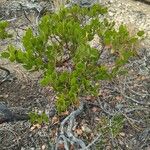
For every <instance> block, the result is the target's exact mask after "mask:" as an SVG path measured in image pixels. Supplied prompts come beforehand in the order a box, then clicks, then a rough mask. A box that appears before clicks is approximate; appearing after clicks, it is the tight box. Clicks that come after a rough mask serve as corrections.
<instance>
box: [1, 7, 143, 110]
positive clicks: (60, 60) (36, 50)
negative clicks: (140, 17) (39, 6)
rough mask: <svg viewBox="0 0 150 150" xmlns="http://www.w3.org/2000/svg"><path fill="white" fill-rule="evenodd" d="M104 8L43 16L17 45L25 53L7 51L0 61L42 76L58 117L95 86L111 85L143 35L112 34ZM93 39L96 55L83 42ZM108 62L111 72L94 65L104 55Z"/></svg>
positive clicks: (102, 65)
mask: <svg viewBox="0 0 150 150" xmlns="http://www.w3.org/2000/svg"><path fill="white" fill-rule="evenodd" d="M106 13H107V8H104V7H102V6H100V5H98V4H96V5H93V6H92V7H91V8H85V7H84V8H81V7H79V6H77V5H75V6H73V7H71V8H62V9H61V10H60V11H59V12H57V13H51V14H48V15H46V16H44V17H43V18H42V19H41V21H40V23H39V25H38V34H34V33H33V31H32V29H31V28H29V29H28V30H27V31H26V32H25V35H24V37H23V39H22V43H23V46H24V49H25V50H22V49H17V48H15V47H14V46H12V45H10V46H9V47H8V49H7V51H6V52H3V53H2V54H1V55H2V56H3V57H5V58H9V59H10V61H17V62H19V63H22V64H23V66H24V67H25V68H26V69H28V70H30V71H31V70H32V71H36V70H43V79H42V80H41V84H42V85H46V86H48V85H50V86H52V87H53V89H54V90H55V91H56V94H57V102H56V107H57V110H58V112H59V113H60V112H62V111H65V110H66V109H67V108H68V107H69V106H70V105H71V104H75V103H77V102H78V101H79V100H80V98H81V97H85V96H87V95H92V96H97V95H98V90H99V88H100V84H99V81H100V80H112V79H113V78H114V77H116V76H117V75H119V74H122V73H123V72H124V71H123V70H122V69H123V66H124V65H125V64H126V63H127V62H128V60H129V59H130V58H131V57H133V56H134V55H135V54H136V53H135V49H134V45H135V44H136V43H137V42H138V40H139V38H140V37H142V36H143V34H144V32H143V31H139V32H138V33H137V34H136V35H133V36H131V35H130V33H129V32H128V30H127V28H126V26H124V25H121V26H120V27H119V29H118V30H116V29H115V28H114V25H115V22H109V21H108V20H107V19H106V18H105V19H99V15H103V16H104V15H105V14H106ZM95 35H98V36H99V38H100V39H99V42H100V44H101V46H102V49H101V50H99V49H97V48H93V47H91V46H90V45H89V42H90V41H91V40H92V39H93V38H94V36H95ZM108 46H109V47H110V48H109V49H108V53H109V55H110V57H112V60H113V62H112V64H113V65H112V66H111V67H110V66H109V65H108V64H107V63H106V64H105V63H99V60H101V59H102V58H101V55H102V54H103V52H104V51H106V47H108Z"/></svg>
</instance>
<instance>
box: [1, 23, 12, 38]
mask: <svg viewBox="0 0 150 150" xmlns="http://www.w3.org/2000/svg"><path fill="white" fill-rule="evenodd" d="M8 26H9V23H8V22H7V21H0V40H3V39H6V38H10V37H12V35H11V34H9V33H8V32H7V31H6V29H7V27H8Z"/></svg>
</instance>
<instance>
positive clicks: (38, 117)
mask: <svg viewBox="0 0 150 150" xmlns="http://www.w3.org/2000/svg"><path fill="white" fill-rule="evenodd" d="M29 118H30V122H31V123H32V124H35V123H38V124H42V123H48V117H47V115H46V114H45V113H44V112H43V113H42V114H38V113H36V112H30V113H29Z"/></svg>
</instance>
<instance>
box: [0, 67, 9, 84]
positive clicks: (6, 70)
mask: <svg viewBox="0 0 150 150" xmlns="http://www.w3.org/2000/svg"><path fill="white" fill-rule="evenodd" d="M0 69H1V70H3V71H5V72H6V75H5V76H4V77H3V79H2V80H1V81H0V85H1V84H2V83H4V82H5V81H6V80H8V78H9V75H10V71H9V70H8V69H6V68H4V67H1V66H0Z"/></svg>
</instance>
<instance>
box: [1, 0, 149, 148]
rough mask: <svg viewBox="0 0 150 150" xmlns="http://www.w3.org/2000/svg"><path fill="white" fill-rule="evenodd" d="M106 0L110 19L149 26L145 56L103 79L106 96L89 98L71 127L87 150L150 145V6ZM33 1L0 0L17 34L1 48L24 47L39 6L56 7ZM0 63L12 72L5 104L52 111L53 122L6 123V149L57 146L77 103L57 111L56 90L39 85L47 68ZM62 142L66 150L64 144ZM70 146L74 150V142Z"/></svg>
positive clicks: (3, 96) (17, 109)
mask: <svg viewBox="0 0 150 150" xmlns="http://www.w3.org/2000/svg"><path fill="white" fill-rule="evenodd" d="M18 2H23V3H22V4H23V5H24V6H22V7H21V6H20V5H19V4H18ZM102 3H103V4H104V5H105V6H107V7H108V8H109V13H108V18H110V19H113V20H115V21H116V22H117V24H118V25H119V24H121V23H122V22H123V23H125V24H126V25H127V26H128V27H129V29H130V30H132V31H134V30H137V29H143V30H144V31H145V33H146V38H145V40H144V41H143V42H142V43H141V45H140V47H138V52H139V58H135V59H134V60H131V61H130V63H129V64H128V65H127V68H128V69H129V70H130V71H129V74H128V75H127V76H126V77H119V78H117V79H115V82H113V83H108V82H102V83H101V84H102V88H101V95H100V97H99V98H98V99H96V100H93V99H92V98H90V97H89V99H88V100H87V101H86V105H85V107H84V108H83V109H82V111H81V113H80V114H79V115H78V117H77V118H76V120H75V122H74V125H73V127H72V131H70V132H71V133H73V135H74V136H75V137H77V138H78V139H80V140H81V141H84V143H85V144H86V145H87V147H86V150H113V149H120V150H128V149H129V150H150V109H149V108H150V107H149V106H150V5H148V4H145V3H141V2H137V1H133V0H126V1H124V0H102ZM30 4H31V5H30V8H29V5H27V3H24V0H21V1H17V0H16V1H11V0H7V1H6V0H0V18H1V19H0V20H2V19H3V20H7V21H9V22H10V28H9V30H8V31H9V32H10V33H14V36H13V38H12V39H11V40H4V41H1V42H0V51H2V50H4V49H5V48H6V45H7V44H10V43H13V44H15V45H16V46H17V47H22V45H21V44H20V41H21V37H22V36H23V32H24V31H25V30H26V28H27V27H29V26H32V28H35V27H36V23H37V16H38V14H39V12H38V10H39V9H41V8H43V7H45V6H46V8H48V9H51V4H49V3H46V2H45V1H42V0H39V2H38V3H36V2H35V3H31V2H30ZM27 6H28V7H27ZM0 66H1V67H4V68H7V69H8V70H9V71H10V76H9V78H8V80H7V81H5V82H4V83H2V84H0V104H4V105H5V106H6V107H7V108H8V109H9V110H10V111H12V112H13V113H17V114H19V115H22V114H27V113H29V112H31V111H37V112H43V111H44V112H46V114H47V115H48V116H49V123H48V124H42V125H39V124H35V125H32V124H31V123H30V122H29V120H23V121H13V122H5V123H2V124H0V149H1V150H51V149H52V150H53V148H54V147H56V143H57V137H58V135H59V130H60V127H61V126H62V122H63V121H64V118H67V117H68V116H69V115H70V114H71V112H73V111H74V110H73V108H70V109H69V110H68V111H66V112H65V113H63V114H62V115H57V113H56V110H55V93H54V92H53V91H52V89H51V88H50V87H41V85H40V84H39V80H40V78H41V75H42V74H41V72H35V73H29V72H27V71H26V70H25V69H24V68H23V67H22V66H21V65H19V64H16V63H12V62H9V61H8V60H5V59H2V58H0ZM3 74H4V72H3V71H0V75H3ZM0 82H1V81H0ZM67 126H69V125H68V124H67V123H66V124H65V127H66V128H67ZM112 126H113V127H114V128H113V129H114V130H115V131H114V132H113V131H111V127H112ZM58 147H59V148H58V150H59V149H60V150H65V148H64V144H62V143H59V145H58ZM69 150H74V147H73V145H71V146H70V148H69Z"/></svg>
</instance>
